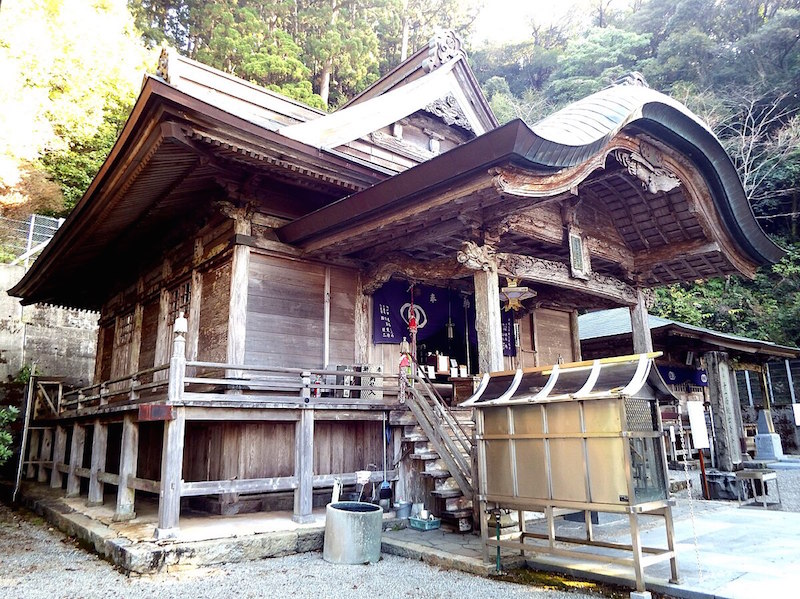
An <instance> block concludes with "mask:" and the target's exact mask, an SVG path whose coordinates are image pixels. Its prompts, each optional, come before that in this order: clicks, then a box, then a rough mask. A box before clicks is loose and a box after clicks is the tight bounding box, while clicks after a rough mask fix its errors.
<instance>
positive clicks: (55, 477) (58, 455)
mask: <svg viewBox="0 0 800 599" xmlns="http://www.w3.org/2000/svg"><path fill="white" fill-rule="evenodd" d="M65 455H67V429H66V428H64V427H63V426H61V425H56V440H55V443H54V444H53V469H52V470H51V471H50V486H51V487H52V488H53V489H60V488H61V485H62V484H64V475H63V474H62V473H61V470H59V469H58V467H59V466H61V465H63V464H64V456H65Z"/></svg>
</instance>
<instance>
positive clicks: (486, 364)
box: [472, 267, 503, 373]
mask: <svg viewBox="0 0 800 599" xmlns="http://www.w3.org/2000/svg"><path fill="white" fill-rule="evenodd" d="M472 277H473V281H474V283H475V329H476V331H477V333H478V370H479V371H480V372H482V373H487V372H497V371H499V370H503V330H502V325H501V322H500V281H499V278H498V276H497V268H496V267H491V268H488V269H486V270H476V271H475V273H474V274H473V275H472Z"/></svg>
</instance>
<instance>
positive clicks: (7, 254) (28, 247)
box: [0, 214, 64, 266]
mask: <svg viewBox="0 0 800 599" xmlns="http://www.w3.org/2000/svg"><path fill="white" fill-rule="evenodd" d="M63 222H64V219H63V218H53V217H52V216H42V215H41V214H31V215H30V217H28V218H26V219H24V220H21V219H15V218H8V217H2V216H0V262H5V263H8V262H15V261H19V262H23V263H24V264H25V266H27V265H28V263H29V262H30V261H32V260H33V259H34V258H35V257H36V256H37V255H38V254H39V252H41V251H42V249H44V247H45V246H46V245H47V243H48V242H49V241H50V240H51V239H52V238H53V235H55V233H56V231H57V230H58V228H59V227H60V226H61V223H63Z"/></svg>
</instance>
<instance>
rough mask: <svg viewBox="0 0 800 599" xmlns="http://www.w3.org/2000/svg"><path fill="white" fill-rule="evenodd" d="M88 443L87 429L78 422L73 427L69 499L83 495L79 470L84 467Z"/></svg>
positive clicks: (68, 486)
mask: <svg viewBox="0 0 800 599" xmlns="http://www.w3.org/2000/svg"><path fill="white" fill-rule="evenodd" d="M85 442H86V427H85V426H83V425H81V424H78V423H77V422H76V423H75V424H74V425H73V426H72V445H70V450H69V474H68V475H67V497H77V496H78V495H80V494H81V478H80V477H79V476H78V472H77V471H78V468H82V467H83V448H84V445H85Z"/></svg>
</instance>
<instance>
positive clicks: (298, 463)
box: [292, 408, 314, 523]
mask: <svg viewBox="0 0 800 599" xmlns="http://www.w3.org/2000/svg"><path fill="white" fill-rule="evenodd" d="M294 448H295V450H294V475H295V478H296V479H297V488H296V489H295V491H294V515H293V516H292V520H294V521H295V522H299V523H303V522H309V521H310V520H311V518H312V515H311V510H312V507H313V498H314V410H312V409H310V408H307V409H303V410H300V420H298V421H297V424H296V426H295V439H294Z"/></svg>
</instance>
